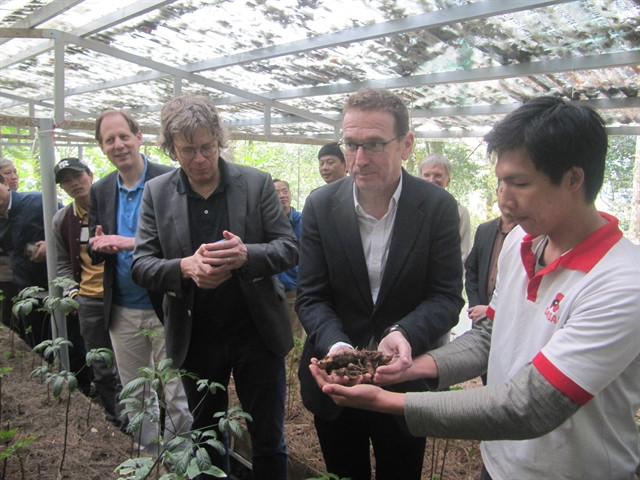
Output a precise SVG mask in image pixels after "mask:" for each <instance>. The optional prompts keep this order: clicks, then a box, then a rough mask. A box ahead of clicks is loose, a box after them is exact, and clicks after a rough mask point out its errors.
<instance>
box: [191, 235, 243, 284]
mask: <svg viewBox="0 0 640 480" xmlns="http://www.w3.org/2000/svg"><path fill="white" fill-rule="evenodd" d="M222 234H223V235H224V237H225V239H224V240H223V241H219V242H215V243H203V244H202V245H200V248H198V250H196V252H195V253H194V254H193V255H192V256H190V257H186V258H183V259H182V260H181V261H180V269H181V271H182V277H183V278H190V279H191V280H193V281H194V283H195V284H196V285H197V286H198V287H199V288H203V289H213V288H216V287H218V285H220V284H222V283H223V282H226V281H227V280H229V279H230V278H231V272H233V270H235V269H237V268H240V267H242V266H244V265H245V264H246V263H247V261H248V254H247V247H246V246H245V245H244V243H242V240H240V237H238V236H236V235H233V234H232V233H230V232H228V231H226V230H225V231H224V232H222Z"/></svg>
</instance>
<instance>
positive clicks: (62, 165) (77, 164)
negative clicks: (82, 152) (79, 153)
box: [53, 157, 91, 183]
mask: <svg viewBox="0 0 640 480" xmlns="http://www.w3.org/2000/svg"><path fill="white" fill-rule="evenodd" d="M65 170H75V171H76V172H87V173H91V169H90V168H89V167H88V166H87V165H86V164H84V163H82V162H81V161H80V159H79V158H75V157H71V158H63V159H62V160H60V161H59V162H58V164H57V165H56V167H55V168H54V169H53V173H54V174H55V176H56V183H60V180H61V177H62V172H64V171H65Z"/></svg>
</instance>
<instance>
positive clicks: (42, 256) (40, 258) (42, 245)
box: [29, 240, 47, 263]
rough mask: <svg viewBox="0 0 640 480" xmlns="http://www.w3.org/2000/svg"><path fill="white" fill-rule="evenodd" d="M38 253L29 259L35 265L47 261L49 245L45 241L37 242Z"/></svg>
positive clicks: (34, 253)
mask: <svg viewBox="0 0 640 480" xmlns="http://www.w3.org/2000/svg"><path fill="white" fill-rule="evenodd" d="M36 247H37V248H36V251H35V252H33V255H31V257H29V260H31V261H32V262H33V263H42V262H45V261H46V260H47V244H46V242H45V241H44V240H40V241H39V242H36Z"/></svg>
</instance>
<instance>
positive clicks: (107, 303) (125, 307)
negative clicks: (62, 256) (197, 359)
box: [89, 110, 191, 455]
mask: <svg viewBox="0 0 640 480" xmlns="http://www.w3.org/2000/svg"><path fill="white" fill-rule="evenodd" d="M95 134H96V140H97V141H98V144H99V145H100V148H101V149H102V152H103V153H104V154H105V155H106V156H107V157H108V158H109V160H110V161H111V163H113V165H114V166H115V167H116V169H117V170H116V171H114V172H112V173H110V174H109V175H107V176H106V177H105V178H103V179H102V180H100V181H99V182H96V183H95V184H93V186H92V187H91V199H90V210H89V229H90V239H89V251H90V255H91V257H92V260H93V262H94V263H98V262H101V261H104V262H105V264H104V310H105V312H104V313H105V315H104V318H105V322H106V323H107V327H108V328H109V336H110V337H111V343H112V344H113V350H114V353H115V356H116V362H117V364H118V371H119V373H120V379H121V380H122V384H123V385H126V384H127V383H129V382H130V381H132V380H134V379H135V378H137V377H139V373H138V369H139V368H140V367H153V366H155V367H157V366H158V364H159V362H160V361H162V360H163V359H164V358H165V357H166V350H165V340H164V328H163V326H162V323H160V320H159V318H158V313H157V312H158V311H160V312H161V310H160V308H161V307H160V304H159V302H153V299H152V297H151V296H150V295H149V293H148V292H147V291H146V290H145V289H144V288H141V287H139V286H138V285H136V284H135V283H134V282H133V280H132V279H131V261H132V256H133V249H134V247H135V234H136V228H137V226H138V214H139V211H140V201H141V199H142V191H143V189H144V185H145V183H146V182H147V181H148V180H150V179H151V178H153V177H157V176H159V175H162V174H164V173H167V172H170V171H172V170H173V168H171V167H168V166H164V165H159V164H156V163H153V162H150V161H149V160H148V159H147V158H146V157H145V156H144V155H142V154H141V153H140V146H141V145H142V132H140V129H139V127H138V124H137V122H136V121H135V119H134V118H133V117H132V116H131V115H130V114H129V113H128V112H126V111H123V110H105V111H104V112H102V113H101V114H100V116H99V117H98V119H97V120H96V131H95ZM144 331H151V332H156V333H157V334H158V335H145V334H143V333H142V332H144ZM164 393H165V396H166V401H167V406H166V419H165V423H164V440H165V441H167V440H169V439H171V438H173V436H174V435H180V434H186V433H187V432H189V430H190V429H191V416H190V413H189V408H188V405H187V399H186V395H185V393H184V389H183V387H182V384H181V382H180V380H179V379H174V380H171V381H170V382H168V384H167V385H166V387H165V392H164ZM144 395H145V393H144V392H143V391H142V388H140V389H139V391H138V392H137V395H136V397H137V398H138V399H139V400H140V401H141V402H142V401H143V398H144ZM146 395H147V396H148V395H149V393H147V394H146ZM131 416H132V415H131V414H130V419H131ZM158 435H159V424H157V423H151V422H149V421H146V420H145V422H143V424H142V427H141V429H140V431H138V432H136V433H135V436H136V440H137V441H138V443H139V445H140V446H141V447H142V448H144V449H145V450H146V452H147V453H150V454H152V455H153V454H155V455H158V453H159V451H160V450H159V448H160V447H159V444H157V443H156V442H155V441H154V440H155V439H156V438H157V437H158Z"/></svg>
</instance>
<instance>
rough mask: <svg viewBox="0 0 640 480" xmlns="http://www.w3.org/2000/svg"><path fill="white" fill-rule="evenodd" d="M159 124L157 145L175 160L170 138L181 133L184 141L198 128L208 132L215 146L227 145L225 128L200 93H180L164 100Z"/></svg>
mask: <svg viewBox="0 0 640 480" xmlns="http://www.w3.org/2000/svg"><path fill="white" fill-rule="evenodd" d="M160 121H161V123H162V127H161V132H160V139H159V142H160V147H161V148H162V150H163V151H164V152H165V153H166V154H167V155H169V156H170V157H171V158H172V159H174V160H175V158H176V156H175V148H174V137H175V135H179V134H182V135H184V136H185V138H186V139H187V140H190V139H192V138H193V135H194V133H195V131H196V130H197V129H198V128H204V129H205V130H208V131H210V132H211V133H212V134H213V136H214V137H215V139H216V143H217V144H218V148H226V147H227V131H226V129H225V128H224V126H223V125H222V120H221V119H220V115H219V114H218V110H217V109H216V107H215V105H214V104H213V102H212V101H211V100H210V99H209V98H208V97H205V96H202V95H180V96H179V97H176V98H174V99H172V100H169V101H168V102H166V103H165V104H164V105H163V107H162V113H161V115H160Z"/></svg>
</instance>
